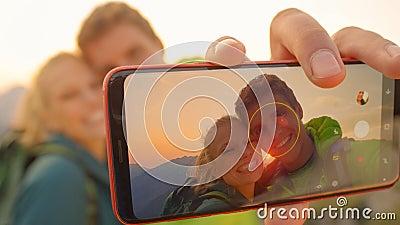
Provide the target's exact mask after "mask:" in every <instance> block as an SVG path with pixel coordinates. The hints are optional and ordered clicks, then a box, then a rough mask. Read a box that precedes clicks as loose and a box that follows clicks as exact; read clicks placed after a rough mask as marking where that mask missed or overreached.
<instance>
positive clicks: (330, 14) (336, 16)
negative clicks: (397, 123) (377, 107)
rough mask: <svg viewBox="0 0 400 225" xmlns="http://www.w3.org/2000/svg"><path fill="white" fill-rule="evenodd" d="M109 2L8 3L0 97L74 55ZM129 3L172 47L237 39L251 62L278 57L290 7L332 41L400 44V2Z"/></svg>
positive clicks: (1, 22) (3, 13) (0, 13)
mask: <svg viewBox="0 0 400 225" xmlns="http://www.w3.org/2000/svg"><path fill="white" fill-rule="evenodd" d="M101 2H105V1H101V0H84V1H82V0H80V1H78V0H70V1H54V0H35V1H32V0H20V1H4V0H1V8H0V28H1V29H0V40H1V41H0V52H1V53H0V74H1V76H0V94H1V93H2V92H4V91H6V90H7V89H9V88H10V87H12V86H15V85H26V84H27V83H29V80H30V78H31V76H32V74H33V73H34V71H35V70H36V69H37V68H38V66H39V65H40V64H41V63H42V62H43V61H44V60H46V59H47V58H48V57H49V56H50V55H52V54H54V53H55V52H57V51H59V50H74V49H75V36H76V33H77V31H78V29H79V26H80V23H81V21H82V20H83V19H84V18H85V17H86V16H87V15H88V13H89V12H90V11H91V10H92V9H93V8H94V7H95V6H96V5H98V4H99V3H101ZM126 2H128V3H129V4H130V5H132V6H134V7H137V8H138V9H140V10H141V12H142V13H143V15H144V16H145V17H147V18H148V19H149V20H150V21H151V23H152V25H153V27H154V29H155V30H156V31H157V33H158V34H159V36H160V37H161V39H162V40H163V42H164V44H165V46H166V47H168V46H171V45H174V44H178V43H182V42H188V41H194V40H203V41H212V40H214V39H216V38H218V37H220V36H224V35H231V36H234V37H236V38H238V39H240V40H241V41H243V42H244V43H245V45H246V47H247V52H248V56H249V58H250V59H253V60H265V59H268V57H269V54H270V53H269V24H270V22H271V20H272V18H273V16H274V15H275V14H276V13H277V12H279V11H280V10H282V9H284V8H288V7H297V8H299V9H301V10H303V11H306V12H308V13H309V14H311V15H312V16H314V17H315V18H316V19H317V20H318V21H319V22H320V23H321V24H322V25H323V26H324V27H325V28H326V29H327V31H328V32H329V33H330V34H333V33H334V32H336V31H337V30H339V29H340V28H342V27H345V26H359V27H363V28H365V29H369V30H373V31H376V32H378V33H380V34H381V35H382V36H384V37H385V38H387V39H390V40H392V41H394V42H396V43H398V44H399V43H400V29H398V21H400V14H399V13H398V11H399V9H400V2H399V1H393V0H392V1H389V0H386V1H385V0H383V1H376V0H353V1H345V0H336V1H315V0H276V1H271V0H268V1H265V0H264V1H225V0H224V1H215V0H213V1H211V0H203V1H179V0H168V1H155V0H138V1H126ZM167 60H168V58H167ZM171 60H173V59H171Z"/></svg>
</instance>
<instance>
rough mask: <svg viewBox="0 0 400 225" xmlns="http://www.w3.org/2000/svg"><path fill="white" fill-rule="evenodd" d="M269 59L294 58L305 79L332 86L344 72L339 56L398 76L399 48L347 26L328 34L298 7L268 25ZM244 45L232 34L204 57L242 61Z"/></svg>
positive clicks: (280, 14) (282, 14)
mask: <svg viewBox="0 0 400 225" xmlns="http://www.w3.org/2000/svg"><path fill="white" fill-rule="evenodd" d="M270 42H271V60H290V59H297V61H298V62H299V63H300V64H301V66H302V68H303V70H304V72H305V74H306V75H307V76H308V78H309V79H310V80H311V81H312V82H313V83H314V84H315V85H317V86H319V87H325V88H329V87H335V86H337V85H338V84H340V82H342V81H343V79H344V77H345V75H346V71H345V68H344V65H343V62H342V60H341V57H342V58H355V59H358V60H361V61H363V62H364V63H366V64H368V65H369V66H371V67H372V68H374V69H376V70H378V71H380V72H382V73H383V74H385V75H386V76H388V77H390V78H400V47H398V46H397V45H395V44H394V43H393V42H390V41H388V40H386V39H384V38H383V37H381V36H380V35H378V34H376V33H374V32H371V31H366V30H363V29H360V28H357V27H347V28H344V29H342V30H340V31H338V32H337V33H335V34H334V35H333V36H332V37H330V36H329V35H328V33H327V32H326V31H325V29H324V28H323V27H321V25H320V24H319V23H318V22H317V21H316V20H315V19H314V18H312V17H311V16H310V15H308V14H306V13H304V12H302V11H300V10H298V9H286V10H284V11H281V12H280V13H278V14H277V15H276V16H275V18H274V19H273V21H272V23H271V27H270ZM245 54H246V48H245V46H244V45H243V43H241V42H240V41H238V40H236V39H234V38H232V37H228V36H225V37H222V38H219V39H217V40H216V41H215V42H214V43H213V44H212V45H210V47H209V49H208V51H207V53H206V59H207V60H210V61H213V62H217V63H220V64H223V65H228V66H229V65H237V64H240V63H242V62H243V61H245V60H246V56H245Z"/></svg>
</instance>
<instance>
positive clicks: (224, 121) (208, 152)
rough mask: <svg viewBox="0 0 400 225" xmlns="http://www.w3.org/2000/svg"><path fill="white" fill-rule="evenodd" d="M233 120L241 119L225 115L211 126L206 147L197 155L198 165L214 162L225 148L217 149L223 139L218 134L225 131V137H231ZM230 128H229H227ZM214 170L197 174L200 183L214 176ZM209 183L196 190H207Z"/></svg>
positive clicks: (205, 143)
mask: <svg viewBox="0 0 400 225" xmlns="http://www.w3.org/2000/svg"><path fill="white" fill-rule="evenodd" d="M233 120H237V121H239V119H238V118H236V117H233V116H229V115H228V116H224V117H221V118H219V119H218V120H217V121H216V122H215V124H214V125H213V126H212V127H210V129H209V130H208V131H207V134H206V136H205V137H204V146H205V147H204V148H203V150H202V151H201V153H200V155H199V156H198V157H197V160H196V163H195V165H196V166H201V165H204V164H207V163H209V162H212V161H213V160H215V159H216V158H217V157H218V156H219V155H220V154H221V153H222V151H223V150H220V149H216V144H217V143H218V142H219V141H221V140H219V139H218V138H217V136H219V135H221V132H224V134H223V135H224V137H227V138H229V137H230V135H231V129H230V128H231V124H232V121H233ZM226 128H228V129H226ZM212 173H213V171H207V172H202V173H199V174H197V176H196V177H197V179H198V181H200V183H204V181H205V180H209V179H210V176H212ZM206 187H207V184H204V185H199V186H196V188H195V191H196V192H199V193H201V192H203V191H205V189H206Z"/></svg>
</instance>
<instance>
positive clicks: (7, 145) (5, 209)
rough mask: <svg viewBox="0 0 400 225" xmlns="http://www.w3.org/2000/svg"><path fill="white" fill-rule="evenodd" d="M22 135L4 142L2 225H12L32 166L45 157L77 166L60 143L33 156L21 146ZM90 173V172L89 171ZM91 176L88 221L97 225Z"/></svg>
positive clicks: (0, 157)
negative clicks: (54, 156)
mask: <svg viewBox="0 0 400 225" xmlns="http://www.w3.org/2000/svg"><path fill="white" fill-rule="evenodd" d="M21 133H22V132H20V131H9V132H7V133H6V134H5V135H4V136H3V137H2V138H1V139H0V225H7V224H10V223H11V216H12V210H13V207H14V204H15V201H16V200H17V196H18V193H19V190H20V186H21V184H22V181H23V178H24V174H25V172H26V171H27V169H28V168H29V165H30V164H32V162H33V161H34V160H35V159H36V158H37V157H40V156H41V155H44V154H60V155H63V156H65V157H68V158H69V159H71V160H73V161H74V162H77V163H78V165H79V166H80V167H81V168H85V167H84V166H82V165H81V164H80V162H79V160H77V159H76V157H75V156H74V154H73V153H72V152H71V151H69V150H68V149H67V148H66V147H65V146H63V145H61V144H59V143H52V142H49V143H46V144H43V145H40V146H38V149H40V152H38V154H37V155H36V154H35V155H34V154H32V153H30V152H29V151H28V150H27V149H26V148H25V147H24V146H23V145H22V144H21V143H20V142H19V138H20V136H21ZM85 171H86V170H85ZM86 174H87V179H86V184H85V187H86V191H87V193H88V199H89V201H88V202H89V204H88V209H87V212H88V221H89V224H96V221H97V196H96V187H95V183H94V180H93V178H92V177H91V176H90V175H89V174H88V173H86Z"/></svg>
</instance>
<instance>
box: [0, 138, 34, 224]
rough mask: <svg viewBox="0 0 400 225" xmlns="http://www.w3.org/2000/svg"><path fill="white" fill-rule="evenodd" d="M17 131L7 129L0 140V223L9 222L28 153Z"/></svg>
mask: <svg viewBox="0 0 400 225" xmlns="http://www.w3.org/2000/svg"><path fill="white" fill-rule="evenodd" d="M19 134H20V133H19V132H16V131H9V132H8V133H6V134H5V135H4V136H3V137H2V139H1V140H0V225H5V224H10V221H11V212H12V208H13V206H14V202H15V200H16V197H17V195H18V192H19V187H20V183H21V180H22V177H23V174H24V171H25V165H26V161H27V159H28V154H27V151H26V149H25V148H23V147H22V146H21V145H20V144H19V142H18V138H19Z"/></svg>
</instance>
